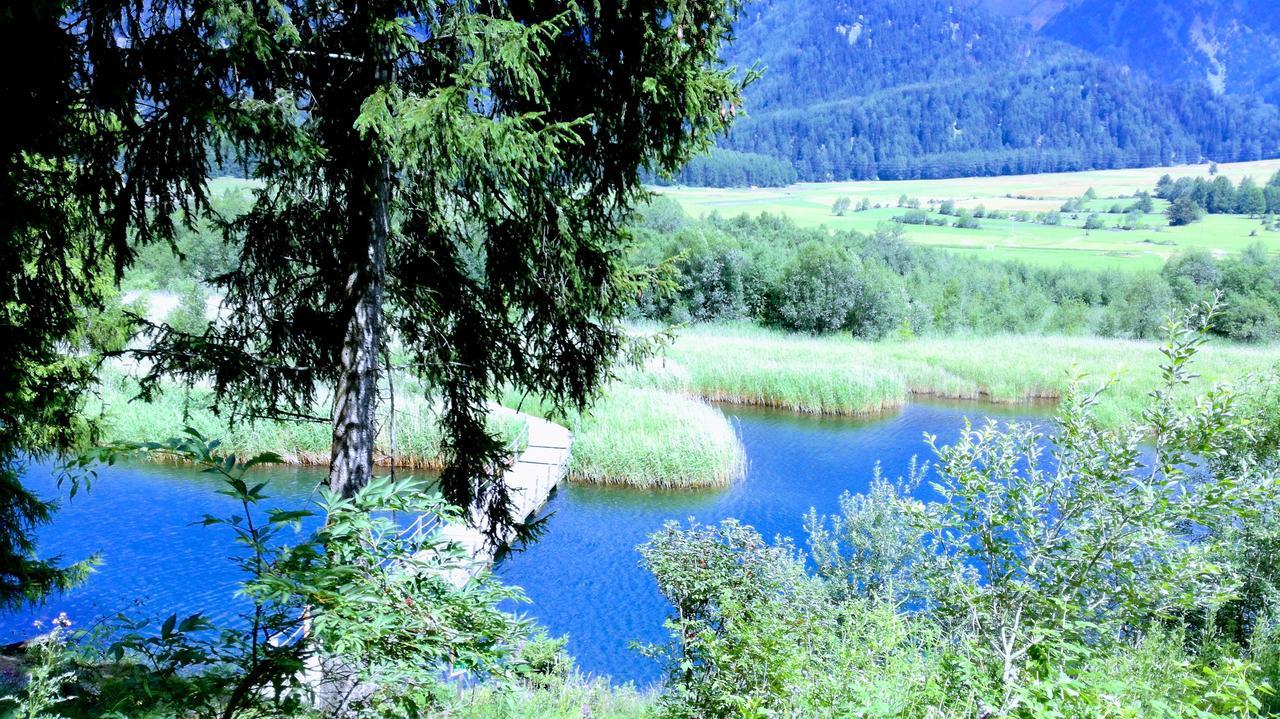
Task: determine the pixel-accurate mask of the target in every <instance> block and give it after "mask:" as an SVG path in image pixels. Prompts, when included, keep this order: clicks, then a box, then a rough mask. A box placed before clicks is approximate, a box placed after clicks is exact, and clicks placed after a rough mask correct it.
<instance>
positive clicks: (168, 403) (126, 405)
mask: <svg viewBox="0 0 1280 719" xmlns="http://www.w3.org/2000/svg"><path fill="white" fill-rule="evenodd" d="M137 391H138V386H137V383H136V381H134V380H133V379H131V378H129V377H127V376H126V375H124V374H122V373H120V372H117V371H106V372H104V373H103V376H102V378H101V389H100V396H101V404H100V405H99V406H96V407H91V408H90V410H91V411H98V410H101V411H103V413H104V419H105V422H104V437H103V439H104V440H105V441H107V442H115V441H133V442H136V441H159V440H162V439H167V438H169V437H173V436H175V435H177V434H180V433H181V432H182V429H183V427H192V428H193V429H196V430H197V431H199V432H200V433H201V434H203V435H205V436H206V437H211V438H219V439H221V440H222V447H223V449H225V450H226V451H228V452H233V453H235V454H237V455H239V456H242V457H244V456H251V455H254V454H259V453H262V452H275V453H276V454H279V455H280V456H281V457H282V458H283V459H284V460H285V462H287V463H289V464H300V465H327V464H328V463H329V453H330V446H331V443H332V429H331V427H330V426H329V424H328V423H327V422H301V421H299V422H279V421H270V420H259V421H256V422H252V423H247V422H241V423H237V424H235V425H230V424H228V423H227V420H226V418H225V417H220V416H217V415H215V414H214V413H213V412H211V411H210V410H209V409H208V406H209V404H210V398H211V393H210V392H209V391H208V390H205V389H200V388H195V389H192V390H189V391H188V390H186V389H185V388H182V387H179V386H177V385H172V386H170V387H168V388H166V389H165V391H163V392H162V393H160V394H159V395H158V396H157V397H156V398H155V400H154V401H153V402H149V403H148V402H142V401H135V400H134V397H136V396H137ZM395 407H396V414H395V422H394V423H388V422H387V421H386V419H387V414H386V412H387V408H386V407H385V406H384V407H383V416H382V417H381V418H380V420H379V425H380V427H381V428H382V429H381V431H380V432H379V435H378V439H377V444H376V445H375V459H376V461H377V463H378V464H380V465H382V466H392V465H394V466H396V467H403V468H406V469H422V470H439V469H441V468H442V467H443V466H444V461H445V458H444V452H443V449H442V435H441V431H440V425H439V421H438V415H437V411H436V407H435V406H434V405H433V404H432V403H431V402H430V401H428V400H427V399H425V398H424V397H423V396H422V395H413V394H409V393H407V392H406V393H403V394H400V393H398V396H397V397H396V402H395ZM323 413H324V412H320V414H323ZM489 423H490V429H491V430H493V431H494V432H496V433H498V434H499V436H501V437H503V438H504V439H505V440H506V441H508V442H516V441H517V440H518V438H519V437H520V436H521V430H522V429H523V426H524V422H523V421H521V419H520V418H519V417H518V416H517V415H516V414H515V413H514V412H510V411H507V410H505V409H499V411H495V412H494V413H493V414H492V415H491V416H490V418H489ZM390 425H394V429H395V434H394V437H392V434H391V431H390V429H389V426H390ZM393 440H394V441H393Z"/></svg>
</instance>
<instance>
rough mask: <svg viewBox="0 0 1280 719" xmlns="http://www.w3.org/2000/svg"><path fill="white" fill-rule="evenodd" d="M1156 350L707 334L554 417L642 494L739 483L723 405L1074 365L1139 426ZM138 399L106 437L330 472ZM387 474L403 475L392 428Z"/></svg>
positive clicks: (291, 436) (307, 436) (578, 453)
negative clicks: (397, 470)
mask: <svg viewBox="0 0 1280 719" xmlns="http://www.w3.org/2000/svg"><path fill="white" fill-rule="evenodd" d="M1158 347H1159V345H1158V344H1157V343H1153V342H1138V341H1130V340H1114V339H1098V338H1091V337H1039V336H1038V337H1024V336H1000V337H974V338H951V339H916V340H909V341H901V342H870V341H861V340H854V339H851V338H849V337H847V336H835V335H833V336H823V337H813V336H801V335H789V334H785V333H781V332H776V331H771V330H764V329H759V328H754V327H741V326H724V325H720V326H701V327H695V328H690V329H685V330H683V331H682V332H681V333H680V334H679V335H678V336H677V338H676V340H675V341H674V343H673V344H672V345H671V346H670V347H668V348H666V350H665V351H664V352H663V353H662V354H661V355H660V356H659V357H657V358H655V359H653V360H651V361H650V362H649V363H648V364H647V365H646V366H644V367H641V368H632V369H627V370H624V371H623V372H622V373H621V376H620V377H619V379H618V381H617V382H615V383H613V384H612V385H610V386H609V387H607V388H606V389H605V391H604V392H603V393H602V395H601V397H600V399H599V400H598V401H597V402H596V403H595V405H594V406H593V407H592V408H591V409H590V410H589V411H588V412H586V413H582V414H577V413H571V415H570V416H568V417H561V418H555V417H552V419H553V420H554V421H561V422H563V423H565V424H566V425H567V426H569V428H570V429H571V430H572V431H573V433H574V445H573V449H572V459H571V465H570V480H571V481H574V482H580V483H584V484H605V485H617V486H627V487H632V488H636V489H642V490H657V489H662V490H666V489H686V488H688V489H692V488H717V487H726V486H729V485H731V484H732V483H733V482H735V481H736V480H738V479H740V478H741V477H742V476H743V474H744V472H745V467H746V460H745V450H744V449H743V447H742V442H741V439H740V438H739V437H738V435H737V432H736V431H735V430H734V428H733V426H732V424H731V423H730V422H729V420H728V418H727V417H726V416H725V415H724V413H723V412H721V411H720V410H719V409H718V408H717V407H715V406H714V405H712V404H710V402H713V401H718V402H729V403H736V404H744V405H755V406H764V407H773V408H778V409H783V410H788V411H796V412H805V413H810V414H829V415H873V414H879V413H887V412H893V411H896V410H898V409H900V408H901V407H902V406H903V405H905V404H907V403H909V402H910V401H911V399H912V398H913V397H934V398H944V399H960V400H978V401H987V402H995V403H1004V404H1016V403H1023V402H1042V401H1045V400H1053V399H1056V398H1057V397H1058V396H1060V394H1061V393H1062V391H1063V389H1064V388H1065V387H1066V386H1067V383H1068V382H1069V379H1070V377H1071V371H1072V368H1073V367H1074V368H1075V370H1076V371H1077V372H1079V373H1083V374H1084V375H1085V376H1086V377H1087V380H1086V381H1087V382H1089V383H1090V384H1092V385H1097V384H1101V383H1102V382H1104V381H1106V380H1107V379H1108V378H1109V377H1112V376H1114V377H1115V378H1116V383H1115V385H1114V386H1113V387H1112V388H1111V390H1110V391H1109V392H1107V393H1106V394H1104V395H1103V397H1102V401H1101V403H1100V404H1099V406H1098V407H1097V409H1096V414H1097V416H1098V417H1099V419H1100V420H1101V421H1102V422H1104V423H1106V424H1109V425H1118V424H1121V423H1123V422H1126V421H1132V420H1135V419H1137V418H1138V417H1140V415H1141V411H1142V409H1143V407H1144V406H1145V403H1146V401H1147V392H1149V391H1150V390H1151V389H1152V388H1154V387H1155V386H1156V383H1157V381H1158V377H1159V363H1160V359H1161V355H1160V354H1159V351H1158ZM1278 364H1280V347H1278V346H1273V347H1245V346H1239V345H1231V344H1228V343H1225V342H1215V343H1211V344H1209V345H1208V346H1206V347H1205V348H1204V349H1203V351H1202V353H1201V355H1200V357H1199V359H1198V361H1197V364H1196V370H1197V371H1198V372H1200V373H1201V377H1200V378H1199V379H1198V380H1197V381H1196V382H1193V383H1192V384H1191V385H1190V386H1188V387H1186V388H1185V392H1186V393H1187V394H1188V395H1190V394H1191V393H1194V392H1196V391H1199V390H1202V389H1204V388H1206V387H1207V386H1208V385H1209V384H1211V383H1214V382H1231V381H1238V380H1241V379H1243V378H1245V377H1247V376H1249V375H1261V374H1263V373H1266V372H1269V371H1271V370H1273V369H1274V368H1275V367H1276V366H1277V365H1278ZM405 386H408V384H407V383H406V385H405ZM129 387H130V385H129V380H127V379H125V378H123V377H122V376H119V375H105V376H104V382H103V401H104V403H105V406H106V408H107V410H108V417H109V422H108V423H107V430H108V432H107V436H106V439H108V440H147V439H163V438H166V437H168V436H171V435H173V434H175V433H177V432H178V431H180V429H181V428H182V427H183V426H184V425H187V424H190V425H191V426H194V427H195V428H196V429H198V430H200V431H201V432H202V433H205V434H206V435H208V436H211V437H221V438H223V440H224V446H225V447H227V448H228V449H229V450H230V451H233V452H236V453H237V454H253V453H257V452H262V451H267V450H270V451H274V452H277V453H279V454H281V455H282V456H284V457H285V458H286V460H287V461H290V462H292V463H297V464H317V465H323V464H326V463H327V462H328V457H329V441H330V440H329V436H330V435H329V431H330V430H329V427H328V426H327V425H326V424H308V423H284V422H258V423H255V424H253V425H240V426H237V427H228V426H227V425H226V424H225V422H223V421H222V420H220V419H219V418H217V417H214V416H213V415H212V414H210V413H209V412H208V411H207V410H205V409H203V407H204V405H205V404H207V393H206V394H204V395H201V394H200V391H199V390H197V391H196V393H195V395H194V396H193V397H192V399H191V401H190V403H189V406H190V407H191V416H190V418H189V419H187V420H184V419H183V410H184V407H183V401H184V400H183V395H182V393H181V392H179V391H171V392H168V393H165V394H163V395H162V396H161V397H160V398H159V399H158V400H157V402H156V403H154V404H151V405H145V404H140V403H139V404H129V403H128V399H129V398H130V397H131V396H132V394H131V393H130V392H129ZM502 400H503V403H504V404H505V405H506V406H507V407H508V408H510V409H509V410H507V411H505V412H500V413H497V414H495V415H494V417H493V419H492V420H491V421H492V424H491V427H492V428H493V429H494V431H496V432H498V433H499V434H501V435H502V436H503V437H507V438H509V439H510V438H514V437H516V436H517V435H518V434H519V431H520V428H521V426H522V423H521V422H520V420H519V418H518V417H519V416H518V415H517V414H516V412H515V411H514V409H515V408H517V407H519V408H520V410H521V411H524V412H527V413H529V414H533V415H537V416H546V414H547V409H546V408H545V407H543V406H541V405H540V403H538V402H537V401H536V400H532V399H525V400H524V401H523V402H522V401H521V398H520V397H516V396H509V397H504V398H502ZM396 414H397V421H396V442H395V446H396V459H395V461H394V464H395V465H396V466H400V467H405V468H409V469H421V470H437V469H440V468H441V467H442V465H443V461H444V460H443V454H442V452H441V449H440V441H441V437H440V430H439V427H438V425H437V422H436V418H435V413H434V408H433V407H432V405H431V404H430V402H428V401H427V400H425V399H423V398H422V397H421V396H417V397H415V396H411V395H409V394H408V393H407V392H406V393H405V394H404V395H403V396H399V397H397V399H396ZM379 463H380V464H384V465H389V464H392V463H393V461H392V458H391V453H390V442H389V439H388V438H387V437H386V436H385V430H384V434H383V435H382V436H380V439H379Z"/></svg>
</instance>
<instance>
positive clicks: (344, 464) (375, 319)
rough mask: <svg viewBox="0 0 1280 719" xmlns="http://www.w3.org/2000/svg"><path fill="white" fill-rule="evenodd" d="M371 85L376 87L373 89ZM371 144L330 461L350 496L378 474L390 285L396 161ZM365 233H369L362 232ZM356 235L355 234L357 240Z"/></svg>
mask: <svg viewBox="0 0 1280 719" xmlns="http://www.w3.org/2000/svg"><path fill="white" fill-rule="evenodd" d="M375 62H376V65H377V67H376V68H375V69H374V71H373V72H372V73H371V75H372V83H371V84H372V87H377V86H379V85H381V84H384V83H386V82H388V81H389V80H390V79H391V69H390V65H389V63H386V62H385V61H384V60H383V59H382V58H379V59H378V60H377V61H375ZM371 89H372V88H371ZM375 147H376V143H374V142H370V146H369V149H370V155H369V159H368V165H367V167H368V170H367V172H366V173H365V176H364V178H362V181H361V180H357V181H356V182H355V183H353V184H354V185H355V186H354V187H353V188H352V190H353V191H354V192H353V193H352V194H353V195H356V196H357V197H364V198H367V204H366V206H365V212H363V213H361V214H362V215H363V220H364V222H366V223H367V227H365V228H358V227H357V228H353V231H361V230H365V231H367V235H365V240H366V241H365V242H364V243H363V245H364V246H363V247H360V248H359V249H358V250H357V251H355V252H353V253H352V254H353V258H352V262H351V266H350V268H349V270H348V271H349V274H348V276H347V287H346V294H347V302H346V307H348V308H350V309H349V316H348V319H347V330H346V336H345V339H344V340H343V344H342V354H341V358H340V359H341V363H342V366H341V374H340V376H339V378H338V386H337V393H336V395H335V400H336V401H335V404H334V413H333V447H332V455H331V459H330V464H329V489H330V490H331V491H333V492H335V493H337V494H339V495H341V496H343V497H351V496H352V495H354V494H355V493H356V492H357V491H359V490H360V489H361V488H362V487H364V486H365V485H366V484H368V483H369V479H370V478H371V477H372V476H373V449H374V441H375V439H376V438H377V426H376V423H375V416H374V412H375V410H376V408H377V398H378V374H379V364H378V358H379V357H380V353H381V351H382V343H383V326H382V296H383V289H384V287H385V285H386V275H387V272H386V269H387V268H386V256H387V235H388V232H389V224H390V204H391V165H390V163H389V162H388V161H387V159H386V158H385V156H383V157H379V156H378V154H379V153H378V151H377V150H376V149H375ZM361 234H365V233H364V232H361ZM353 239H355V238H353Z"/></svg>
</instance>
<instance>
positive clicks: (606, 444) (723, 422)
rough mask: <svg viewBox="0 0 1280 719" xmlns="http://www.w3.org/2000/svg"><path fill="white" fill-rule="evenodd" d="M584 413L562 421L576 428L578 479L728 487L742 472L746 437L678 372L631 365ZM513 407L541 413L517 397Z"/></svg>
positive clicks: (574, 471) (573, 467) (574, 475)
mask: <svg viewBox="0 0 1280 719" xmlns="http://www.w3.org/2000/svg"><path fill="white" fill-rule="evenodd" d="M625 379H626V380H627V381H624V382H618V383H614V384H612V385H610V386H609V387H607V388H606V389H605V391H604V392H603V393H602V395H601V397H600V399H599V400H597V401H596V402H595V404H593V405H592V407H591V409H590V410H589V411H587V412H585V413H582V414H578V413H573V414H571V415H570V416H569V417H567V418H561V419H560V421H563V422H565V423H566V424H568V426H569V428H570V429H572V430H573V455H572V460H571V463H570V466H569V477H570V479H571V480H572V481H575V482H583V483H588V484H615V485H626V486H631V487H636V488H639V489H684V488H695V487H697V488H707V487H724V486H728V485H729V484H731V483H732V482H733V481H734V480H736V479H738V478H739V477H741V476H742V473H743V470H744V468H745V455H744V452H743V448H742V443H741V442H740V441H739V439H738V436H737V433H736V432H735V431H734V429H733V426H732V425H731V424H730V423H729V420H728V419H727V418H726V417H725V416H724V414H723V413H722V412H720V410H718V409H716V408H715V407H713V406H711V405H709V404H707V403H706V402H705V401H703V400H701V399H698V398H696V397H691V396H689V395H688V394H687V393H686V392H685V391H684V389H683V386H682V383H681V382H680V381H679V378H671V377H666V376H663V375H662V374H661V373H660V372H657V371H655V372H653V373H648V372H642V373H628V375H627V377H626V378H625ZM504 403H506V404H507V405H508V406H510V407H516V406H520V407H521V409H522V410H523V411H526V412H530V413H533V414H539V415H543V414H545V412H546V408H545V407H542V406H540V405H539V404H538V403H537V402H530V401H529V400H527V399H526V400H525V401H524V402H523V404H522V405H521V403H520V398H519V397H507V398H505V399H504Z"/></svg>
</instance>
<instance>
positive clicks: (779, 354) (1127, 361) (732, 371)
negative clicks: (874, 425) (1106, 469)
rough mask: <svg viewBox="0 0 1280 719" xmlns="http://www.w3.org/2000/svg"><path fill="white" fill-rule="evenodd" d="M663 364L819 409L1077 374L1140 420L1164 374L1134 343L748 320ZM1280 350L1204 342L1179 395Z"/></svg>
mask: <svg viewBox="0 0 1280 719" xmlns="http://www.w3.org/2000/svg"><path fill="white" fill-rule="evenodd" d="M664 359H665V362H666V365H667V366H666V367H664V368H663V371H664V372H667V373H675V374H679V375H681V376H685V377H687V378H688V387H689V391H690V392H692V393H693V394H695V395H697V396H700V397H705V398H708V399H715V400H720V401H727V402H738V403H744V404H754V405H763V406H769V407H780V408H785V409H790V410H795V411H801V412H813V413H824V414H848V415H857V414H870V413H875V412H880V411H884V410H886V409H892V408H895V407H899V406H901V405H903V404H905V403H906V402H907V401H909V399H910V398H911V397H912V396H913V395H927V396H936V397H950V398H963V399H982V400H989V401H994V402H1029V401H1033V400H1040V399H1054V398H1057V397H1058V396H1060V395H1061V393H1062V391H1063V390H1064V389H1065V388H1066V386H1067V384H1068V382H1069V381H1070V377H1071V373H1072V372H1073V371H1077V372H1081V373H1084V374H1085V375H1087V376H1088V377H1089V378H1091V380H1092V381H1094V382H1101V381H1103V380H1105V379H1107V378H1108V377H1112V376H1114V377H1115V378H1116V379H1117V382H1116V385H1115V386H1114V387H1113V388H1112V390H1111V391H1109V392H1108V393H1107V394H1106V395H1104V397H1103V401H1102V403H1101V405H1100V406H1099V408H1098V416H1099V417H1100V418H1101V419H1102V420H1103V421H1104V422H1108V423H1113V424H1114V423H1118V422H1122V421H1125V420H1127V419H1133V418H1136V417H1137V416H1138V415H1139V414H1140V413H1141V410H1142V407H1143V406H1144V403H1145V402H1146V400H1147V393H1148V392H1149V391H1150V390H1151V389H1152V388H1154V387H1155V386H1156V384H1157V382H1158V381H1159V375H1160V369H1159V365H1160V361H1161V359H1162V355H1161V354H1160V352H1159V344H1157V343H1154V342H1139V341H1132V340H1117V339H1102V338H1092V337H1089V338H1085V337H1040V336H1003V337H974V338H948V339H918V340H911V341H905V342H867V341H859V340H853V339H850V338H848V337H842V336H830V337H807V336H797V335H790V334H785V333H781V332H774V331H769V330H762V329H758V328H750V327H724V326H720V327H716V326H706V327H697V328H691V329H686V330H685V331H683V332H682V333H681V334H680V336H679V337H678V338H677V340H676V341H675V343H674V344H673V346H672V347H670V348H669V349H668V350H667V352H666V354H665V358H664ZM1278 362H1280V347H1253V346H1248V347H1246V346H1240V345H1232V344H1228V343H1225V342H1215V343H1211V344H1209V345H1208V346H1206V347H1205V348H1204V350H1203V351H1202V353H1201V355H1200V357H1199V359H1198V361H1197V363H1196V371H1197V372H1199V373H1200V375H1201V376H1200V378H1199V379H1198V380H1196V382H1194V383H1193V384H1192V386H1190V387H1188V388H1187V392H1188V393H1190V392H1194V391H1196V390H1197V389H1203V388H1204V387H1206V386H1208V385H1209V384H1211V383H1214V382H1231V381H1237V380H1240V379H1242V378H1244V377H1246V376H1248V375H1251V374H1256V373H1263V372H1266V371H1268V370H1271V369H1272V368H1274V367H1275V366H1276V364H1277V363H1278Z"/></svg>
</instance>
